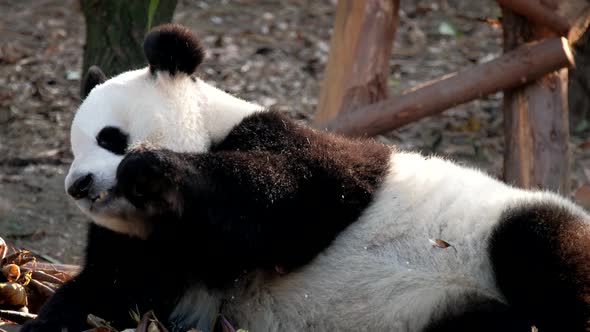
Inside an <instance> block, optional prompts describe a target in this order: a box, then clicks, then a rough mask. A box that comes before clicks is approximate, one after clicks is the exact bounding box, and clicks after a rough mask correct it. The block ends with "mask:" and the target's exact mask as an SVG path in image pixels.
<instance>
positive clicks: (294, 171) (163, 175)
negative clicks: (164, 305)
mask: <svg viewBox="0 0 590 332" xmlns="http://www.w3.org/2000/svg"><path fill="white" fill-rule="evenodd" d="M389 156H390V149H389V148H388V147H386V146H384V145H382V144H379V143H376V142H374V141H368V140H364V141H360V140H358V141H355V140H347V139H344V138H340V137H337V136H333V135H331V134H328V133H325V132H319V131H314V130H312V129H309V128H305V127H300V126H297V125H296V124H294V123H293V122H292V121H290V120H289V119H287V118H286V117H284V116H282V115H279V114H278V113H274V112H266V113H259V114H256V115H253V116H251V117H249V118H247V119H245V120H244V121H243V122H242V123H241V124H240V125H239V126H237V127H236V128H235V129H234V130H232V131H231V132H230V134H229V135H228V137H227V138H226V139H225V140H224V141H223V142H221V143H220V144H218V145H216V146H215V147H213V148H212V150H211V152H209V153H202V154H191V153H176V152H172V151H169V150H152V149H145V150H143V149H139V150H136V151H132V152H130V153H129V154H128V155H127V156H126V157H125V159H124V160H123V161H122V162H121V164H120V166H119V170H118V172H117V181H118V189H119V190H120V192H121V193H122V194H123V195H124V196H125V197H126V198H127V199H129V200H130V201H131V202H132V203H133V204H134V205H136V206H137V207H138V208H139V209H141V210H144V211H148V213H149V214H150V215H151V218H150V222H151V223H152V225H151V227H153V229H154V233H160V232H165V230H166V229H170V228H171V227H172V226H171V225H174V226H173V227H174V230H173V231H175V232H177V233H178V237H179V239H182V240H186V241H191V240H190V238H191V237H192V236H193V234H203V239H202V241H199V243H196V244H195V249H199V248H200V249H201V250H195V251H196V252H208V254H207V255H205V256H206V257H203V258H202V260H203V262H204V263H205V264H206V265H207V266H209V267H210V268H207V269H205V270H204V271H202V279H203V280H205V282H207V283H209V284H210V286H221V285H223V283H225V282H228V281H231V280H233V279H234V278H235V277H236V276H238V275H239V274H240V273H242V271H244V270H250V269H255V268H266V269H269V270H270V269H273V268H274V267H275V266H281V267H284V268H286V269H293V268H296V267H298V266H301V265H302V264H305V263H307V262H308V261H309V260H310V259H311V258H313V257H314V256H315V255H316V254H317V253H319V252H321V251H322V250H323V249H324V248H326V247H327V246H328V245H329V244H330V242H331V241H332V240H333V239H334V238H335V236H336V235H337V234H338V233H339V232H340V231H342V230H343V229H344V228H345V227H347V226H348V225H349V224H350V223H352V222H354V221H355V220H356V219H357V218H358V217H359V215H360V213H361V212H362V211H363V210H364V209H365V208H366V207H367V205H368V204H369V203H370V202H371V198H372V196H373V193H374V192H375V190H376V189H377V187H378V185H379V184H380V183H381V181H382V178H383V176H384V175H385V172H386V170H387V168H388V161H389ZM171 220H175V221H176V223H171ZM179 225H180V226H179ZM185 235H186V236H188V238H186V239H184V238H183V237H184V236H185Z"/></svg>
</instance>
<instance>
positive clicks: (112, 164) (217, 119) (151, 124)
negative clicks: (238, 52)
mask: <svg viewBox="0 0 590 332" xmlns="http://www.w3.org/2000/svg"><path fill="white" fill-rule="evenodd" d="M260 110H262V107H261V106H258V105H255V104H251V103H248V102H246V101H243V100H241V99H238V98H236V97H233V96H231V95H229V94H227V93H225V92H223V91H221V90H218V89H216V88H214V87H213V86H211V85H209V84H207V83H205V82H203V81H201V80H198V79H197V80H196V81H192V80H191V78H190V77H189V76H187V75H184V74H178V75H175V76H170V75H169V74H167V73H158V74H157V76H156V77H154V76H152V74H151V73H150V72H149V70H148V69H147V68H144V69H139V70H135V71H129V72H126V73H123V74H121V75H119V76H116V77H114V78H112V79H110V80H108V81H107V82H105V83H103V84H101V85H99V86H97V87H95V88H94V89H93V90H92V91H91V92H90V94H89V95H88V97H87V98H86V99H85V100H84V102H83V103H82V105H81V106H80V108H79V109H78V111H77V113H76V116H75V117H74V121H73V123H72V128H71V143H72V152H73V154H74V161H73V163H72V165H71V166H70V171H69V173H68V175H67V176H66V179H65V187H66V188H68V187H69V186H70V185H71V184H72V183H73V182H74V181H75V180H76V179H78V178H79V177H81V176H84V175H86V174H88V173H92V174H93V175H94V177H95V183H94V186H93V188H92V189H91V193H90V195H89V196H90V197H94V196H96V195H97V194H98V193H100V192H102V191H108V190H109V189H111V188H112V187H113V186H114V184H115V175H116V174H115V172H116V170H117V166H118V165H119V162H121V160H122V159H123V157H122V156H118V155H115V154H113V153H112V152H109V151H107V150H105V149H102V148H101V147H99V146H98V145H97V143H96V135H97V134H98V133H99V132H100V130H101V129H102V128H104V127H106V126H113V127H117V128H119V129H120V130H122V131H123V132H124V133H127V134H128V135H129V138H130V142H129V143H130V144H136V143H138V142H149V143H152V144H154V145H157V146H160V147H165V148H168V149H171V150H174V151H179V152H180V151H182V152H204V151H207V149H208V148H209V146H210V145H211V143H214V142H216V141H218V140H220V139H222V138H223V137H225V136H226V135H227V133H228V132H229V131H230V130H231V128H232V127H233V126H235V125H236V124H237V123H239V122H240V121H241V120H242V119H243V118H244V117H245V116H247V115H249V114H251V113H253V112H256V111H260ZM76 203H77V205H78V206H79V207H80V208H81V209H82V211H84V212H85V213H87V214H88V215H90V217H91V218H92V219H93V220H94V221H95V222H96V223H98V224H101V225H104V226H106V227H109V228H111V229H113V230H115V231H119V232H125V233H129V234H133V235H138V236H143V235H145V233H146V230H142V229H138V228H137V227H136V226H135V225H136V224H137V223H134V222H132V221H130V220H129V219H133V208H132V206H131V205H130V204H129V203H128V202H126V201H123V200H121V199H113V198H112V197H109V198H108V199H106V200H105V201H104V202H97V203H94V204H93V203H92V202H91V200H89V199H88V198H84V199H80V200H77V201H76Z"/></svg>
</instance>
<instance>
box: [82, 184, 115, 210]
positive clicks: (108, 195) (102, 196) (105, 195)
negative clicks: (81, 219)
mask: <svg viewBox="0 0 590 332" xmlns="http://www.w3.org/2000/svg"><path fill="white" fill-rule="evenodd" d="M112 197H113V190H111V189H109V190H104V191H101V192H99V193H98V195H96V196H94V197H88V199H89V200H90V204H91V205H90V209H91V210H92V209H93V208H96V207H98V206H104V205H106V204H107V203H108V202H109V201H110V200H111V199H112Z"/></svg>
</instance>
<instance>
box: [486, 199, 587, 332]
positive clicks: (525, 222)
mask: <svg viewBox="0 0 590 332" xmlns="http://www.w3.org/2000/svg"><path fill="white" fill-rule="evenodd" d="M491 236H492V237H491V241H490V246H489V248H488V250H489V255H490V259H491V262H492V266H493V268H494V271H495V278H496V282H497V284H498V287H499V288H500V291H501V292H502V293H503V295H504V296H505V297H506V300H507V302H508V303H509V305H510V306H511V307H513V308H515V309H516V310H517V311H518V312H519V313H521V314H522V315H523V316H524V317H527V319H529V320H530V322H531V323H532V324H533V325H535V326H536V327H537V328H538V329H539V331H542V332H550V331H590V220H588V217H587V216H583V215H578V214H575V213H573V212H571V211H569V210H568V209H566V208H563V207H559V206H556V205H553V204H538V205H534V206H524V207H520V208H516V209H511V210H509V211H507V212H506V213H505V214H504V216H503V217H502V220H501V222H500V223H499V224H498V226H497V227H496V229H495V230H494V231H493V232H492V235H491Z"/></svg>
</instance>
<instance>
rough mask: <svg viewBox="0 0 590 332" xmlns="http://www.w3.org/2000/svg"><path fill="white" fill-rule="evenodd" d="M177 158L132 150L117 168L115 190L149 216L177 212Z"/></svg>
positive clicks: (153, 152)
mask: <svg viewBox="0 0 590 332" xmlns="http://www.w3.org/2000/svg"><path fill="white" fill-rule="evenodd" d="M176 159H177V158H176V155H175V154H174V152H172V151H168V150H158V149H148V148H144V147H140V148H137V149H134V150H132V151H130V152H129V153H127V155H126V156H125V158H123V160H122V161H121V163H120V164H119V167H118V168H117V186H116V191H117V192H118V194H119V195H121V196H123V197H124V198H126V199H127V200H128V201H129V202H130V203H131V204H133V205H134V206H135V207H136V208H138V209H140V210H142V211H144V212H147V213H148V214H157V213H165V212H170V211H176V210H177V209H178V207H179V204H180V197H179V195H178V180H177V179H178V178H179V173H180V172H179V170H178V167H177V165H178V162H177V160H176Z"/></svg>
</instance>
